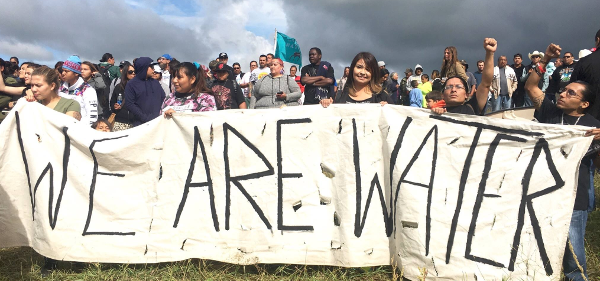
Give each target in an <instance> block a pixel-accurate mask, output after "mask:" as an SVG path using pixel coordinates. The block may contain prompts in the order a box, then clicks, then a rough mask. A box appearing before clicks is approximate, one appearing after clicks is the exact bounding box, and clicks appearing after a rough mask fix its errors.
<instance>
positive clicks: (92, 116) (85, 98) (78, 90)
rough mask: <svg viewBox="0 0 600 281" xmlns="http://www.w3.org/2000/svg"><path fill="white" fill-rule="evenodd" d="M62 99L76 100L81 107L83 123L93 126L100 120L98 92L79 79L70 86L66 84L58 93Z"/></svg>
mask: <svg viewBox="0 0 600 281" xmlns="http://www.w3.org/2000/svg"><path fill="white" fill-rule="evenodd" d="M58 95H59V96H60V97H61V98H67V99H72V100H75V101H77V102H78V103H79V106H80V107H81V122H87V123H89V124H90V125H92V124H93V123H94V122H96V120H98V97H97V96H96V90H94V88H92V86H90V84H88V83H86V82H84V81H83V78H81V77H79V78H78V79H77V82H75V83H74V84H73V85H71V86H69V83H67V82H64V83H63V84H62V85H61V86H60V89H59V91H58Z"/></svg>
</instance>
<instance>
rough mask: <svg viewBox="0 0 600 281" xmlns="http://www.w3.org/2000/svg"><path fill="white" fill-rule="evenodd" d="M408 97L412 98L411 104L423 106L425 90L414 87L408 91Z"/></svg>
mask: <svg viewBox="0 0 600 281" xmlns="http://www.w3.org/2000/svg"><path fill="white" fill-rule="evenodd" d="M408 99H409V100H410V106H412V107H419V108H421V107H422V106H423V92H421V90H420V89H417V88H414V89H412V90H410V92H409V93H408Z"/></svg>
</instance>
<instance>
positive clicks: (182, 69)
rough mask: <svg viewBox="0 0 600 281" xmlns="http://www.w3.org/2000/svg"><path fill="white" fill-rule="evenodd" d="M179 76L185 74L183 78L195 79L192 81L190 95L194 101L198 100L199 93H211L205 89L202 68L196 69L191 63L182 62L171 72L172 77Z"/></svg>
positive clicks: (204, 75)
mask: <svg viewBox="0 0 600 281" xmlns="http://www.w3.org/2000/svg"><path fill="white" fill-rule="evenodd" d="M181 74H185V76H187V77H189V78H191V77H195V78H196V81H194V83H193V84H192V93H193V98H194V99H196V98H198V96H199V95H200V93H212V91H211V90H210V89H208V88H207V87H206V80H205V77H206V74H205V72H204V69H203V68H202V67H200V68H197V67H196V66H195V65H194V64H193V63H191V62H184V63H181V64H180V65H179V66H178V67H177V68H176V69H175V70H174V72H173V75H174V76H179V75H181Z"/></svg>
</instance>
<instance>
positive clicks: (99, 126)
mask: <svg viewBox="0 0 600 281" xmlns="http://www.w3.org/2000/svg"><path fill="white" fill-rule="evenodd" d="M92 129H94V130H96V131H102V132H112V128H111V126H110V123H108V121H106V120H104V119H100V120H98V121H96V122H94V124H92Z"/></svg>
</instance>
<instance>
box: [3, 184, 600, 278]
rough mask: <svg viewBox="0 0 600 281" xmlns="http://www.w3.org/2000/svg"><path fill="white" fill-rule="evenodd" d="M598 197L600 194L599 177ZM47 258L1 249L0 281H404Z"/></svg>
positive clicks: (590, 230)
mask: <svg viewBox="0 0 600 281" xmlns="http://www.w3.org/2000/svg"><path fill="white" fill-rule="evenodd" d="M596 183H597V186H596V194H597V195H596V197H597V198H598V195H600V192H599V191H600V189H599V188H598V183H600V177H597V178H596ZM586 242H587V244H586V252H587V259H588V274H589V278H590V279H589V280H593V281H600V209H596V211H594V212H593V213H591V214H590V218H589V221H588V226H587V231H586ZM43 264H44V260H43V257H41V256H40V255H39V254H37V253H36V252H35V251H33V250H32V249H31V248H28V247H19V248H6V249H0V280H401V279H402V278H401V275H402V272H401V270H399V269H396V268H392V267H391V266H381V267H373V268H342V267H332V266H301V265H249V266H241V265H233V264H226V263H220V262H215V261H208V260H198V259H192V260H186V261H181V262H170V263H160V264H147V265H127V264H99V263H94V264H72V263H70V262H61V263H59V269H58V270H56V271H54V272H53V273H52V275H50V276H48V277H47V278H44V279H42V278H41V273H40V268H41V266H42V265H43Z"/></svg>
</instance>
